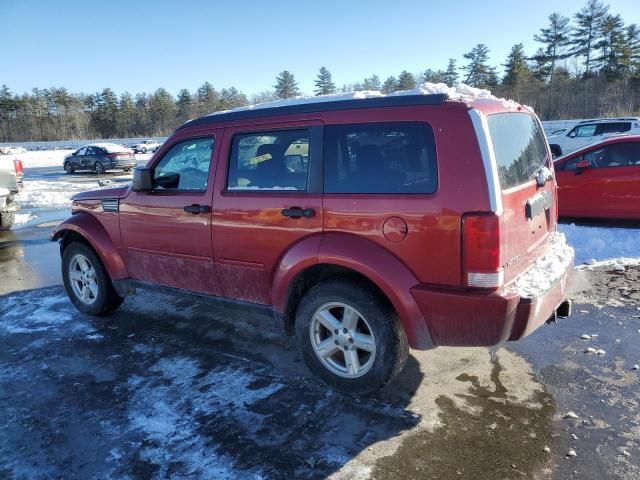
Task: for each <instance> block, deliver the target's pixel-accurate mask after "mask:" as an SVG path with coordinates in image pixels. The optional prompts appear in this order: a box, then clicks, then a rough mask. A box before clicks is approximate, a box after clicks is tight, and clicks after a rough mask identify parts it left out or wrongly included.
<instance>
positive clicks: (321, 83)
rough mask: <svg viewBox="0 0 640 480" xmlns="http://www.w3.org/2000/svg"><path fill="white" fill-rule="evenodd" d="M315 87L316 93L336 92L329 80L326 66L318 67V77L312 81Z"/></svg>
mask: <svg viewBox="0 0 640 480" xmlns="http://www.w3.org/2000/svg"><path fill="white" fill-rule="evenodd" d="M314 83H315V86H316V89H315V90H314V92H316V95H328V94H330V93H336V86H335V84H334V83H333V81H332V80H331V72H330V71H329V69H328V68H327V67H320V70H319V71H318V77H317V78H316V81H315V82H314Z"/></svg>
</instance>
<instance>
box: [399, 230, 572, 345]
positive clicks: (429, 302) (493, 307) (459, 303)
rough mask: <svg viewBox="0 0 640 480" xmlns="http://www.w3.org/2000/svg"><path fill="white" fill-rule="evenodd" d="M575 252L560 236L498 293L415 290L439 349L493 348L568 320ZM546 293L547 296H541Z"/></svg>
mask: <svg viewBox="0 0 640 480" xmlns="http://www.w3.org/2000/svg"><path fill="white" fill-rule="evenodd" d="M572 270H573V249H572V248H571V247H569V246H568V245H567V244H566V241H565V239H564V236H561V235H560V234H554V236H553V237H552V238H551V240H550V245H549V249H548V251H547V252H546V254H545V255H543V256H541V257H540V258H539V259H538V260H537V261H536V263H535V264H534V265H533V266H532V267H531V268H530V269H529V270H528V271H526V272H524V273H523V274H522V275H520V276H519V277H518V278H516V279H515V280H514V281H513V282H512V283H511V284H510V285H507V286H506V287H505V288H502V289H500V290H498V291H494V292H490V293H482V292H478V291H470V290H466V291H447V290H434V289H430V288H428V287H425V286H422V285H418V286H416V287H414V288H412V289H411V294H412V295H413V298H414V299H415V301H416V303H417V305H418V308H419V309H420V311H421V312H422V315H423V317H424V319H425V322H426V324H427V327H428V329H429V333H430V335H431V339H432V341H433V343H434V345H441V346H445V345H448V346H490V345H496V344H499V343H501V342H505V341H507V340H519V339H521V338H524V337H526V336H527V335H529V334H530V333H531V332H533V331H534V330H536V329H537V328H538V327H539V326H540V325H542V324H544V323H545V322H546V321H547V320H549V319H555V318H556V312H557V311H558V307H560V306H561V305H562V306H563V308H562V309H561V310H562V311H561V312H560V315H563V316H568V315H569V313H570V308H567V307H568V305H567V304H564V305H563V303H564V302H565V300H566V296H567V287H568V282H569V275H570V272H571V271H572ZM541 288H544V290H541Z"/></svg>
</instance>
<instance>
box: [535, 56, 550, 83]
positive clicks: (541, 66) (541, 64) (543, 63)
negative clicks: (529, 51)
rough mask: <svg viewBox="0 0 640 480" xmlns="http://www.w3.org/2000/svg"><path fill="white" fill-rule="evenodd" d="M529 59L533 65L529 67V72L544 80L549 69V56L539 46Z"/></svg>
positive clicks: (547, 75)
mask: <svg viewBox="0 0 640 480" xmlns="http://www.w3.org/2000/svg"><path fill="white" fill-rule="evenodd" d="M531 60H533V65H532V67H531V73H533V76H534V77H535V78H536V79H537V80H540V81H542V82H544V81H546V79H547V78H548V77H549V72H550V70H551V69H550V67H549V58H548V57H547V54H546V53H545V51H544V50H543V49H542V48H539V49H538V50H537V51H536V53H535V55H534V56H533V57H531Z"/></svg>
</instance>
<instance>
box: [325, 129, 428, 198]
mask: <svg viewBox="0 0 640 480" xmlns="http://www.w3.org/2000/svg"><path fill="white" fill-rule="evenodd" d="M324 132H325V155H324V191H325V192H326V193H373V194H375V193H380V194H385V193H389V194H391V193H423V194H424V193H433V192H435V191H436V188H437V169H436V152H435V143H434V139H433V130H432V129H431V127H430V126H429V125H428V124H427V123H423V122H393V123H368V124H362V125H331V126H326V127H325V129H324Z"/></svg>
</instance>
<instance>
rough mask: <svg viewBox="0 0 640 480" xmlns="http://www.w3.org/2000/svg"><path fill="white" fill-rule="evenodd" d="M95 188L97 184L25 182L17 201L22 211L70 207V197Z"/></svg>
mask: <svg viewBox="0 0 640 480" xmlns="http://www.w3.org/2000/svg"><path fill="white" fill-rule="evenodd" d="M97 187H98V184H97V183H95V182H91V183H89V184H87V183H83V184H77V183H70V182H49V181H46V180H25V181H24V188H23V190H22V191H21V192H20V193H19V194H18V201H19V202H20V206H21V207H22V208H23V209H28V208H64V207H71V197H72V196H73V195H74V194H76V193H78V192H82V191H84V190H89V189H93V188H97Z"/></svg>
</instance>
